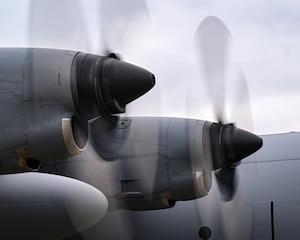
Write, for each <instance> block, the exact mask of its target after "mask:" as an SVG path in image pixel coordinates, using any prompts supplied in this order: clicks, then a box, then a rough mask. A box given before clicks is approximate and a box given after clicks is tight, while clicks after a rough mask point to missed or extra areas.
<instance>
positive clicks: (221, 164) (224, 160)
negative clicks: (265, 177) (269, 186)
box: [195, 16, 262, 201]
mask: <svg viewBox="0 0 300 240" xmlns="http://www.w3.org/2000/svg"><path fill="white" fill-rule="evenodd" d="M195 38H196V44H197V53H198V54H200V56H201V60H202V64H203V71H204V73H205V80H206V82H207V86H208V89H209V93H210V94H211V96H212V101H213V107H214V113H215V117H216V119H217V122H218V123H215V124H213V126H212V128H211V133H210V137H211V146H212V158H213V164H212V165H213V169H214V170H215V175H216V179H217V182H218V186H219V189H220V192H221V196H222V200H224V201H230V200H231V199H232V198H233V197H234V194H235V192H236V187H237V182H236V166H237V165H238V164H239V163H240V161H241V160H242V159H243V158H245V157H247V156H249V155H251V154H252V153H254V152H256V151H257V150H258V149H259V148H261V146H262V139H261V138H260V137H258V136H256V135H254V134H252V133H250V132H247V131H244V130H242V129H239V128H237V127H236V126H235V125H234V124H232V123H229V124H228V123H226V120H225V99H226V98H225V93H226V89H225V85H226V82H225V75H226V66H227V55H228V52H229V47H230V39H231V37H230V33H229V31H228V29H227V28H226V26H225V24H224V23H223V22H222V21H221V20H220V19H218V18H217V17H214V16H210V17H207V18H206V19H204V20H203V22H202V23H201V24H200V26H199V27H198V29H197V31H196V35H195ZM237 86H239V88H238V89H236V91H237V93H238V94H237V96H238V99H237V102H239V101H240V102H242V103H243V105H242V106H243V107H244V108H245V109H246V110H249V112H250V113H249V112H248V113H247V114H246V117H247V118H248V119H247V120H248V121H249V120H250V121H251V120H252V117H251V110H250V108H247V107H245V106H250V103H249V93H248V88H247V83H246V81H245V78H244V77H240V78H239V82H238V84H237ZM248 103H249V104H248ZM237 106H238V104H237ZM237 106H234V107H233V111H235V112H236V111H237V110H239V109H237ZM241 114H245V112H243V113H241Z"/></svg>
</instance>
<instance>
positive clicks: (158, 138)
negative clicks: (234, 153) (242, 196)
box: [93, 117, 212, 210]
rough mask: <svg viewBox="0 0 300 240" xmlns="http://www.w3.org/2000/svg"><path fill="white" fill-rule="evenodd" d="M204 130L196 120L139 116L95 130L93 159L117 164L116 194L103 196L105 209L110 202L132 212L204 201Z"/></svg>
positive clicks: (207, 172)
mask: <svg viewBox="0 0 300 240" xmlns="http://www.w3.org/2000/svg"><path fill="white" fill-rule="evenodd" d="M93 124H96V125H97V123H93ZM210 126H211V124H210V123H209V122H205V121H199V120H188V119H176V118H154V117H153V118H144V117H140V118H124V119H120V120H119V122H118V124H116V126H115V127H114V128H110V129H107V130H106V131H105V132H103V130H101V131H102V134H99V135H98V137H97V138H95V139H93V141H94V145H95V146H97V147H96V150H97V151H98V154H99V155H100V156H101V157H102V158H104V159H106V160H107V161H119V162H120V165H121V166H120V169H121V170H120V171H121V176H120V185H121V186H120V189H121V192H120V193H119V195H116V196H109V195H107V196H108V197H109V200H110V201H111V203H112V204H111V205H110V206H112V205H113V203H114V201H116V206H117V207H118V206H120V204H121V206H122V207H124V208H129V209H132V210H146V209H161V208H168V207H172V206H174V204H175V202H176V201H185V200H192V199H196V198H201V197H203V196H206V195H207V194H208V192H209V191H210V188H211V181H212V177H211V171H212V166H210V164H211V162H212V161H211V149H210V138H209V131H210ZM96 132H97V131H96ZM124 203H125V204H124ZM122 204H123V205H122Z"/></svg>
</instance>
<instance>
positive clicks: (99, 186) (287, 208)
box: [0, 1, 300, 240]
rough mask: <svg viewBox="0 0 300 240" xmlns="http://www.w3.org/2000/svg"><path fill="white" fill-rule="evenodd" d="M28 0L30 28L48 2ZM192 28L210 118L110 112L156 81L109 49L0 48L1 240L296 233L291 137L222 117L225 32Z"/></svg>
mask: <svg viewBox="0 0 300 240" xmlns="http://www.w3.org/2000/svg"><path fill="white" fill-rule="evenodd" d="M62 2H64V1H62ZM71 2H72V1H71ZM72 3H73V2H72ZM142 5H143V4H142ZM142 5H141V6H142ZM69 6H70V5H69ZM31 7H32V22H31V23H30V27H31V28H32V29H33V30H32V33H35V31H36V30H35V26H34V21H37V20H38V18H39V17H41V18H42V17H43V16H42V15H43V11H37V10H36V9H39V10H40V9H42V8H45V7H46V8H50V7H53V6H52V5H51V1H44V2H42V3H41V1H32V6H31ZM62 9H63V11H65V9H64V8H58V13H57V14H59V13H60V12H59V11H60V10H62ZM72 9H77V6H76V2H75V3H73V6H72ZM140 9H141V8H140V7H139V8H137V9H134V12H136V11H137V10H140ZM36 14H37V15H36ZM129 15H133V14H129ZM77 17H79V16H78V15H77ZM49 27H50V26H49ZM39 31H44V32H45V31H47V29H40V30H39ZM195 36H196V45H197V54H199V55H200V56H202V59H201V62H202V63H203V66H204V69H205V70H206V71H205V73H206V81H207V85H209V86H210V89H209V91H210V93H211V95H212V100H213V107H214V112H215V115H216V120H217V121H216V122H209V121H205V120H199V119H186V118H173V117H131V116H122V117H121V116H120V115H119V114H120V113H124V112H126V106H127V104H129V103H131V102H132V101H134V100H136V99H137V98H139V97H141V96H142V95H143V94H145V93H146V92H148V91H149V90H151V88H153V87H154V85H155V82H156V81H157V80H156V79H155V77H154V74H152V73H151V72H149V71H147V70H145V69H143V68H141V67H138V66H135V65H132V64H129V63H127V62H125V61H123V60H122V59H121V57H120V56H119V55H118V54H115V53H113V52H112V51H111V49H110V48H109V47H108V46H106V47H107V50H108V51H107V52H106V54H103V55H96V54H89V53H85V52H79V51H75V50H68V49H65V50H62V49H51V48H48V49H45V48H35V47H31V48H1V49H0V106H1V110H2V116H1V119H0V135H1V138H0V171H1V175H0V189H1V193H2V194H1V198H0V209H1V210H0V211H1V214H0V226H1V227H0V229H1V238H3V239H205V240H208V239H286V238H288V239H297V236H298V235H299V228H298V226H297V223H298V222H299V213H300V204H299V196H300V194H299V192H298V191H297V188H295V186H293V187H291V183H295V182H297V181H298V180H299V174H297V169H298V167H299V166H298V165H299V161H298V160H299V159H300V152H299V148H297V146H296V144H297V143H298V142H299V140H300V134H299V133H289V134H279V135H265V136H257V135H255V134H253V133H250V132H248V131H245V130H242V129H240V128H238V126H236V125H235V124H234V123H228V122H226V120H225V117H224V108H225V106H224V95H225V93H224V84H225V81H224V78H225V77H224V71H225V63H226V55H227V49H228V44H229V41H230V38H229V32H228V30H227V28H226V26H225V24H224V23H223V22H222V21H221V20H220V19H219V18H217V17H214V16H210V17H207V18H205V19H204V20H203V21H202V22H201V24H200V25H199V27H198V28H197V30H196V35H195ZM34 37H35V36H33V38H34ZM46 40H47V39H46ZM106 43H107V42H106ZM107 45H109V44H108V43H107ZM216 69H217V70H218V71H216ZM239 82H240V84H241V86H243V87H242V88H241V89H240V90H242V91H243V94H242V98H241V100H245V99H247V98H248V91H247V83H246V82H245V79H244V78H243V77H241V78H240V79H239ZM262 145H264V147H263V148H261V147H262ZM282 149H285V151H284V152H283V151H282ZM256 151H257V152H256ZM255 152H256V153H255ZM254 153H255V154H254ZM253 154H254V155H253ZM284 173H287V174H284ZM282 176H284V178H283V177H282Z"/></svg>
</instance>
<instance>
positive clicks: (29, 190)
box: [0, 173, 108, 240]
mask: <svg viewBox="0 0 300 240" xmlns="http://www.w3.org/2000/svg"><path fill="white" fill-rule="evenodd" d="M0 194H1V198H0V225H1V238H2V239H36V240H38V239H64V238H67V237H69V236H71V235H73V234H76V233H77V232H81V231H83V230H85V229H87V228H89V227H91V226H93V225H94V224H96V223H97V222H98V221H99V220H101V219H102V218H103V217H104V215H105V214H106V212H107V208H108V202H107V199H106V197H105V196H104V195H103V194H102V193H101V192H100V191H99V190H97V189H96V188H94V187H92V186H90V185H88V184H86V183H83V182H80V181H78V180H75V179H71V178H67V177H62V176H57V175H51V174H43V173H19V174H6V175H1V176H0Z"/></svg>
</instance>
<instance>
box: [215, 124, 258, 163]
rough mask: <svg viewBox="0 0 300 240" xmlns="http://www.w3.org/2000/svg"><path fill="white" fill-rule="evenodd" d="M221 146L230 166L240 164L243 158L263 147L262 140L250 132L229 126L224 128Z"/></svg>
mask: <svg viewBox="0 0 300 240" xmlns="http://www.w3.org/2000/svg"><path fill="white" fill-rule="evenodd" d="M221 146H222V148H223V151H224V157H225V158H226V161H227V162H228V163H229V165H236V164H238V163H239V162H240V161H241V160H242V159H243V158H245V157H248V156H249V155H251V154H253V153H255V152H256V151H257V150H258V149H260V148H261V147H262V139H261V138H260V137H259V136H257V135H255V134H253V133H250V132H247V131H245V130H242V129H240V128H236V127H234V126H233V125H232V124H227V125H224V126H223V127H222V132H221Z"/></svg>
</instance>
